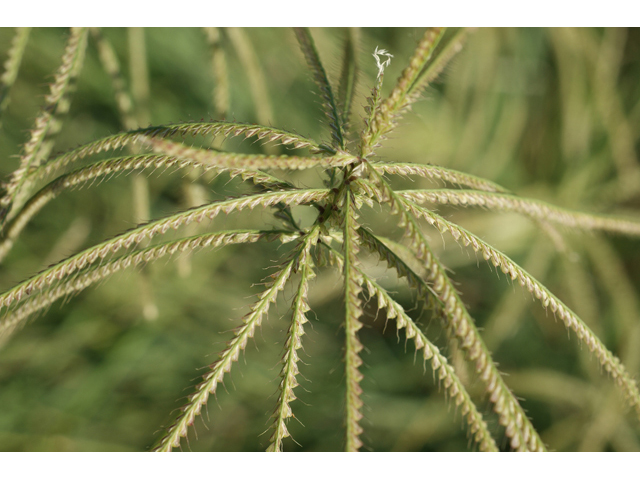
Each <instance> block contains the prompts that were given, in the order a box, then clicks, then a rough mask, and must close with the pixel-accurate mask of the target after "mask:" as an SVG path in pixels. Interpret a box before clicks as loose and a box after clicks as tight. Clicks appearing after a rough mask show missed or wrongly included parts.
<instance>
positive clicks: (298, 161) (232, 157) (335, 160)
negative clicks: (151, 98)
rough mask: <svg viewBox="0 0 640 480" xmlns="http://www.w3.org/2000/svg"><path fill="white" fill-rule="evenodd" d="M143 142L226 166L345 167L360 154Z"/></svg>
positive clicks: (177, 155) (206, 163) (155, 139)
mask: <svg viewBox="0 0 640 480" xmlns="http://www.w3.org/2000/svg"><path fill="white" fill-rule="evenodd" d="M140 142H141V143H143V144H147V145H149V146H150V147H151V148H152V149H153V150H154V151H156V152H159V153H164V154H166V155H175V156H176V157H179V158H190V159H192V160H195V161H197V162H199V163H202V164H205V165H211V166H214V167H222V168H242V169H248V170H256V169H260V168H264V169H269V168H277V169H290V170H301V169H305V168H313V167H318V166H323V167H342V166H345V165H349V164H350V163H353V162H355V161H357V158H356V157H354V156H351V155H349V154H347V153H345V152H338V153H337V154H336V155H334V156H330V157H297V156H293V155H256V154H253V155H245V154H240V153H232V152H220V151H216V150H207V149H201V148H193V147H187V146H186V145H184V144H182V143H175V142H171V141H170V140H164V139H161V138H142V139H140Z"/></svg>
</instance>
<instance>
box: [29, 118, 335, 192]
mask: <svg viewBox="0 0 640 480" xmlns="http://www.w3.org/2000/svg"><path fill="white" fill-rule="evenodd" d="M178 134H180V135H183V136H184V135H192V136H195V135H203V136H206V135H211V136H214V137H216V136H223V137H236V136H239V135H244V136H245V138H250V137H257V138H258V139H259V140H264V141H266V142H271V141H273V142H279V143H281V144H283V145H288V146H291V147H293V148H305V147H309V148H310V149H311V150H312V152H314V153H318V152H320V147H319V146H318V145H317V144H316V143H315V142H314V141H313V140H309V139H307V138H304V137H301V136H299V135H296V134H293V133H289V132H286V131H285V130H280V129H277V128H271V127H264V126H261V125H254V124H249V123H236V122H222V121H220V122H195V123H179V124H170V125H160V126H155V127H148V128H141V129H138V130H134V131H131V132H124V133H118V134H116V135H111V136H109V137H105V138H102V139H100V140H96V141H95V142H91V143H88V144H86V145H82V146H80V147H78V148H76V149H74V150H71V151H69V152H67V153H64V154H62V155H59V156H57V157H56V158H54V159H52V160H51V161H49V162H48V163H46V164H45V165H42V166H41V167H39V168H37V169H36V170H34V171H33V172H31V173H30V174H29V178H30V180H31V181H36V180H38V179H41V178H46V177H48V176H49V175H51V174H52V173H53V172H55V171H57V170H59V169H61V168H63V167H65V166H66V165H69V164H70V163H73V162H76V161H78V160H82V159H83V158H86V157H89V156H91V155H97V154H98V153H101V152H106V151H110V150H118V149H122V148H124V147H125V146H128V145H132V144H141V143H144V142H148V140H149V138H156V139H157V138H167V137H171V136H174V135H178ZM331 153H334V152H331Z"/></svg>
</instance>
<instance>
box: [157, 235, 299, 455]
mask: <svg viewBox="0 0 640 480" xmlns="http://www.w3.org/2000/svg"><path fill="white" fill-rule="evenodd" d="M306 240H307V239H305V241H303V242H302V243H301V245H300V246H299V247H298V248H297V249H296V251H294V253H293V254H292V256H291V258H290V260H289V261H288V262H287V263H286V264H285V265H284V266H283V267H282V268H281V269H280V270H279V271H277V272H276V273H275V274H273V275H272V278H273V281H272V282H271V283H270V285H269V286H268V287H267V288H266V289H265V290H264V291H263V292H262V293H261V294H260V298H259V300H258V301H257V302H256V303H254V304H253V305H252V306H251V310H250V311H249V313H248V314H247V315H246V316H245V317H244V319H243V322H242V325H240V326H239V327H238V328H236V330H235V336H234V338H233V339H232V340H231V341H229V342H228V343H227V348H226V349H225V350H223V351H222V352H221V353H220V355H219V358H218V360H217V361H215V362H214V363H212V364H211V365H209V372H208V373H206V374H205V375H204V376H203V377H202V378H203V381H202V382H201V383H200V384H199V385H198V386H197V387H196V391H195V393H193V394H191V395H189V397H188V398H189V402H188V403H187V404H186V405H185V406H184V407H182V409H181V410H182V413H181V414H180V415H179V416H178V418H177V419H176V420H175V421H174V423H173V424H172V425H171V426H170V427H169V428H168V430H167V433H166V435H165V436H164V437H163V438H162V439H161V440H160V442H159V444H158V446H157V447H156V448H155V449H154V450H155V451H159V452H165V451H171V450H172V449H173V448H177V447H179V446H180V440H181V438H184V437H186V436H187V434H188V430H189V427H190V426H192V425H193V422H194V421H195V417H196V416H197V415H200V411H201V409H202V407H203V405H205V404H206V403H207V401H208V399H209V395H211V394H214V395H215V393H216V390H217V387H218V385H219V384H220V382H221V381H222V379H223V377H224V375H225V373H229V371H230V370H231V366H232V365H233V363H234V362H236V361H237V360H238V358H239V355H240V352H242V351H243V350H244V349H245V347H246V345H247V342H248V340H249V339H250V338H252V337H253V335H254V333H255V330H256V328H258V327H259V326H260V325H261V324H262V319H263V317H264V316H265V315H266V314H267V312H268V310H269V307H270V305H271V304H272V303H274V302H275V301H276V298H277V295H278V293H279V292H280V291H282V289H283V288H284V286H285V284H286V283H287V282H288V280H289V278H290V277H291V274H292V273H293V271H294V270H295V267H296V265H297V264H298V263H299V262H300V258H301V257H302V256H303V252H304V250H305V248H306Z"/></svg>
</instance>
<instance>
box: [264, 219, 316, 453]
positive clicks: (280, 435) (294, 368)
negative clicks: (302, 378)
mask: <svg viewBox="0 0 640 480" xmlns="http://www.w3.org/2000/svg"><path fill="white" fill-rule="evenodd" d="M319 231H320V229H319V228H314V229H313V230H312V231H311V232H310V233H309V237H308V238H307V240H305V244H304V248H303V250H302V252H301V255H300V259H299V262H298V270H299V271H300V284H299V285H298V291H297V293H296V296H295V298H294V300H293V304H292V305H291V309H292V310H293V314H292V318H291V326H290V327H289V332H288V333H287V340H286V342H285V345H284V349H285V354H284V356H283V358H282V364H283V365H282V372H281V373H280V376H281V377H282V381H281V382H280V397H279V398H278V403H277V406H276V410H275V412H274V414H273V415H272V417H273V418H274V423H273V428H274V432H273V435H272V436H271V438H270V439H269V441H270V442H271V444H270V445H269V448H267V451H268V452H281V451H282V441H283V439H285V438H286V437H289V436H290V433H289V430H288V429H287V425H286V422H287V421H288V419H289V418H291V417H293V416H294V415H293V412H292V411H291V406H290V404H291V402H293V401H294V400H295V399H296V396H295V394H294V393H293V390H294V388H296V387H297V386H298V380H297V378H296V376H297V374H298V373H300V372H299V370H298V360H299V357H298V350H299V349H300V348H302V336H303V335H304V327H303V325H304V324H305V323H307V322H308V319H307V316H306V312H308V311H309V310H310V307H309V304H308V303H307V295H308V290H309V281H310V280H311V279H312V278H313V277H314V276H315V274H314V272H313V259H312V258H311V251H310V250H311V246H312V245H314V244H315V243H316V239H317V237H318V233H319Z"/></svg>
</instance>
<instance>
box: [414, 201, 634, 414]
mask: <svg viewBox="0 0 640 480" xmlns="http://www.w3.org/2000/svg"><path fill="white" fill-rule="evenodd" d="M404 202H405V205H406V207H407V209H409V211H410V212H411V213H412V214H414V215H416V216H420V217H422V218H424V219H425V220H427V221H428V222H429V223H430V224H431V225H433V226H434V227H436V228H437V229H438V230H439V231H440V232H444V231H447V232H449V233H450V234H451V235H452V236H453V238H455V239H456V241H458V242H462V243H463V244H464V245H465V246H471V248H473V250H475V251H476V252H479V253H482V256H483V257H484V259H485V260H487V261H490V262H491V263H492V264H493V265H494V266H495V267H496V268H498V267H499V268H500V270H501V271H502V272H503V273H504V274H505V275H507V276H509V277H510V278H511V279H512V280H516V279H517V280H518V283H519V284H520V285H521V286H522V287H524V288H526V289H527V290H528V291H529V292H530V293H532V294H533V296H534V297H535V298H536V299H538V300H539V301H540V302H541V303H542V305H543V306H544V307H545V308H550V309H551V311H552V312H553V313H554V314H555V315H556V316H557V317H559V318H560V320H562V322H563V323H564V325H565V327H566V328H567V329H569V330H573V331H574V332H575V333H576V335H577V336H578V339H580V341H582V342H584V343H585V344H586V345H587V346H588V347H589V350H590V351H591V353H593V355H594V356H595V357H596V358H597V359H598V360H599V362H600V364H601V365H602V366H603V367H604V369H605V370H606V371H607V372H608V373H609V374H610V375H611V376H612V377H613V379H614V380H615V382H616V384H617V385H618V386H619V387H620V388H621V389H622V391H623V392H624V394H625V396H626V398H627V400H628V401H629V402H630V403H631V405H632V406H633V408H634V409H635V410H636V413H637V415H638V418H640V391H639V390H638V386H637V384H636V382H635V380H634V379H633V378H631V376H630V375H629V373H628V372H627V370H626V368H625V367H624V365H622V363H621V362H620V360H619V359H618V357H616V356H615V355H614V354H613V353H611V351H610V350H609V349H608V348H607V347H606V346H605V345H604V344H603V343H602V341H601V340H600V339H599V338H598V336H597V335H595V334H594V333H593V332H592V331H591V329H590V328H589V327H588V326H587V325H586V324H585V323H584V322H583V321H582V320H581V319H580V318H579V317H578V316H577V315H576V314H575V313H574V312H573V311H572V310H571V309H570V308H569V307H567V306H566V305H565V304H564V303H563V302H562V301H561V300H560V299H559V298H558V297H556V296H555V295H554V294H553V293H551V292H550V291H549V289H548V288H547V287H545V286H544V285H543V284H542V283H540V282H539V281H537V280H536V279H535V278H533V277H532V276H531V275H529V273H527V272H526V271H525V270H524V269H523V268H522V267H520V266H519V265H518V264H516V263H515V262H514V261H513V260H511V259H510V258H509V257H507V256H506V255H504V254H503V253H501V252H499V251H498V250H496V249H495V248H493V247H492V246H491V245H489V244H487V243H486V242H484V241H483V240H481V239H480V238H479V237H477V236H475V235H474V234H472V233H470V232H468V231H467V230H465V229H464V228H462V227H459V226H457V225H455V224H453V223H451V222H449V221H448V220H445V219H444V218H442V217H441V216H440V215H438V214H436V213H433V212H431V211H429V210H427V209H425V208H423V207H420V206H418V205H416V204H414V203H412V202H409V201H407V200H405V201H404Z"/></svg>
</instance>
